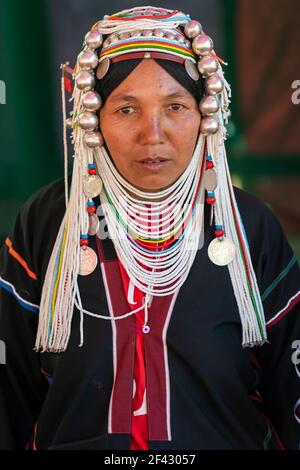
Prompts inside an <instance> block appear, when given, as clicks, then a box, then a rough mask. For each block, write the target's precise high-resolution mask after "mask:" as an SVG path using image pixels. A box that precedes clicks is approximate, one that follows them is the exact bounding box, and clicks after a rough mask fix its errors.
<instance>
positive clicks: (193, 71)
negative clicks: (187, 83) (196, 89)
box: [184, 59, 200, 81]
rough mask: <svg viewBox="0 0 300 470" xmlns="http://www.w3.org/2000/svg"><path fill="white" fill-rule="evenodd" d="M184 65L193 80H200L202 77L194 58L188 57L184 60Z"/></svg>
mask: <svg viewBox="0 0 300 470" xmlns="http://www.w3.org/2000/svg"><path fill="white" fill-rule="evenodd" d="M184 66H185V70H186V71H187V74H188V75H189V76H190V77H191V79H192V80H195V81H197V80H199V78H200V74H199V71H198V69H197V66H196V64H194V62H193V61H192V60H190V59H187V60H186V61H185V62H184Z"/></svg>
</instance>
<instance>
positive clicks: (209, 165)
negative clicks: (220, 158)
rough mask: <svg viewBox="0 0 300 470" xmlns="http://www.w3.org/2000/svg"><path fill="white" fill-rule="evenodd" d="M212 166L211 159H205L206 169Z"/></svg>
mask: <svg viewBox="0 0 300 470" xmlns="http://www.w3.org/2000/svg"><path fill="white" fill-rule="evenodd" d="M213 167H214V164H213V162H212V161H211V160H207V162H206V169H207V170H211V169H212V168H213Z"/></svg>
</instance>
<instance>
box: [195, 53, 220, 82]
mask: <svg viewBox="0 0 300 470" xmlns="http://www.w3.org/2000/svg"><path fill="white" fill-rule="evenodd" d="M197 67H198V70H199V72H200V73H201V74H202V75H204V76H205V77H208V76H209V75H212V74H213V73H216V72H217V70H218V68H219V63H218V61H217V60H216V59H214V58H213V57H211V56H210V55H207V56H204V57H202V58H201V59H200V60H199V62H198V64H197Z"/></svg>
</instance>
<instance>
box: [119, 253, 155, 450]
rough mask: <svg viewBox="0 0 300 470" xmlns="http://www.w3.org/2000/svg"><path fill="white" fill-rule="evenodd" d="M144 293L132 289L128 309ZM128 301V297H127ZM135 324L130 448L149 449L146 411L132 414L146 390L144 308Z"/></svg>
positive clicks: (125, 284)
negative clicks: (132, 294)
mask: <svg viewBox="0 0 300 470" xmlns="http://www.w3.org/2000/svg"><path fill="white" fill-rule="evenodd" d="M119 267H120V272H121V277H122V282H123V287H124V291H125V293H126V292H128V288H129V284H130V280H129V276H128V274H127V272H126V270H125V269H124V267H123V265H122V264H121V262H120V261H119ZM143 297H144V293H143V292H141V291H140V290H139V289H137V288H135V289H134V296H133V301H134V302H136V303H135V304H132V303H129V302H128V304H129V306H130V309H131V310H135V309H136V308H138V307H141V305H142V301H143ZM127 301H128V299H127ZM134 319H135V324H136V339H135V360H134V380H135V385H136V387H135V394H134V397H133V400H132V417H131V442H130V449H131V450H149V435H148V412H146V414H140V415H137V416H136V415H134V411H137V410H140V409H141V408H142V406H143V401H144V395H145V392H146V370H145V350H144V336H145V335H144V333H143V332H142V331H141V330H142V327H143V324H144V310H141V311H140V312H136V313H135V314H134Z"/></svg>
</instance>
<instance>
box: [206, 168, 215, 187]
mask: <svg viewBox="0 0 300 470" xmlns="http://www.w3.org/2000/svg"><path fill="white" fill-rule="evenodd" d="M217 185H218V182H217V174H216V172H215V170H212V169H208V170H205V173H204V187H205V189H206V191H214V190H215V189H216V187H217Z"/></svg>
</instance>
